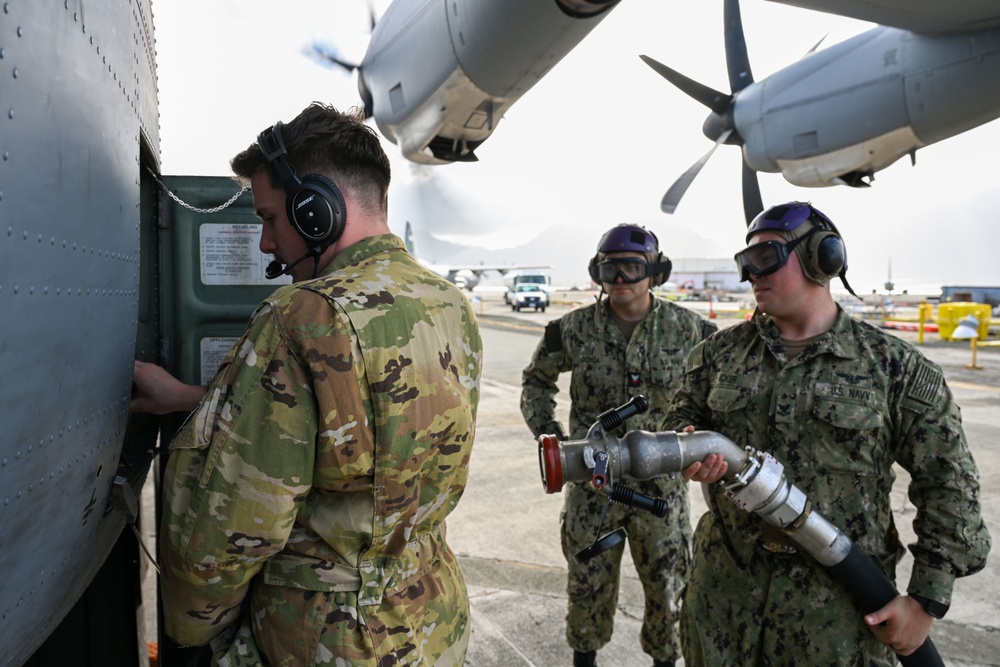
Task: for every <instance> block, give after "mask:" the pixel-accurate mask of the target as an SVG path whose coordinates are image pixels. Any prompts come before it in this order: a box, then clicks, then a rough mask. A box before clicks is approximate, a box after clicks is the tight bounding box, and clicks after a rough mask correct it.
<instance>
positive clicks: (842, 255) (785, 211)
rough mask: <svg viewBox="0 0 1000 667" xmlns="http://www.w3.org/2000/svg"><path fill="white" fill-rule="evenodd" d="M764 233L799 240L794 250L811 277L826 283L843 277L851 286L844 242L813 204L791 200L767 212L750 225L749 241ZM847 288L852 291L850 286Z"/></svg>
mask: <svg viewBox="0 0 1000 667" xmlns="http://www.w3.org/2000/svg"><path fill="white" fill-rule="evenodd" d="M762 232H772V233H774V234H777V235H778V236H780V237H782V238H783V239H785V241H787V242H789V243H792V242H795V247H794V250H793V252H794V253H795V254H796V255H798V256H799V264H801V265H802V272H803V273H804V274H805V275H806V277H807V278H809V280H812V281H813V282H815V283H819V284H820V285H826V284H827V283H829V282H830V280H831V279H833V278H836V277H837V276H840V278H841V279H842V280H844V285H845V286H847V280H846V278H845V277H844V274H846V273H847V248H845V247H844V241H843V239H842V238H841V236H840V232H839V231H837V228H836V227H835V226H834V224H833V222H831V220H830V218H828V217H826V216H825V215H823V213H822V212H820V211H819V210H818V209H816V208H814V207H813V206H812V205H811V204H806V203H803V202H790V203H788V204H781V205H779V206H772V207H771V208H769V209H767V210H765V211H763V212H762V213H761V214H760V215H758V216H757V217H756V218H754V219H753V221H752V222H751V223H750V226H749V227H748V228H747V237H746V240H747V243H749V242H750V239H751V238H752V237H753V236H754V235H755V234H760V233H762ZM806 237H808V238H806ZM799 239H801V240H799ZM789 249H791V246H789ZM847 289H848V290H850V289H851V288H850V286H847ZM852 293H853V292H852Z"/></svg>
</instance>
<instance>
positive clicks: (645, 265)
mask: <svg viewBox="0 0 1000 667" xmlns="http://www.w3.org/2000/svg"><path fill="white" fill-rule="evenodd" d="M590 273H591V277H592V278H593V279H594V282H597V283H600V284H601V285H602V287H603V291H602V296H603V292H607V294H608V298H601V299H599V300H598V302H597V303H596V304H593V305H590V306H587V307H585V308H580V309H579V310H575V311H572V312H570V313H568V314H566V315H565V316H563V317H562V318H560V319H558V320H554V321H552V322H550V323H549V325H548V326H547V327H546V329H545V335H544V337H543V338H542V340H541V341H540V342H539V344H538V347H537V349H536V350H535V353H534V356H533V357H532V359H531V363H530V364H529V365H528V367H527V368H525V369H524V373H523V380H522V392H521V412H522V413H523V414H524V418H525V421H526V422H527V424H528V427H529V428H530V429H531V431H532V433H533V434H534V435H535V436H538V435H541V434H555V435H558V436H559V437H560V439H563V440H565V439H566V436H567V435H568V436H569V437H570V438H572V439H579V438H583V437H584V436H585V435H586V433H587V430H588V429H589V428H590V427H591V425H593V423H594V422H596V421H597V417H598V415H599V414H600V413H602V412H604V411H605V410H608V409H610V408H615V407H618V406H619V405H621V404H623V403H626V402H627V401H628V400H630V399H631V398H632V397H633V396H638V395H642V396H645V397H646V398H647V399H648V400H649V405H650V407H649V410H648V411H647V412H646V413H645V414H640V415H636V416H634V417H632V418H630V419H628V420H626V422H625V424H624V425H623V426H622V427H621V429H622V431H621V432H622V433H624V432H625V431H628V430H632V429H647V430H656V427H658V426H659V425H660V423H661V421H662V419H663V416H664V414H665V413H664V409H665V408H666V405H667V403H668V401H669V400H670V397H671V394H672V393H673V390H674V388H675V387H676V385H677V383H678V382H679V380H680V376H681V374H682V372H683V369H684V359H685V357H686V356H687V353H688V352H689V351H690V350H691V349H692V348H693V347H694V345H695V344H696V343H698V341H700V340H701V339H702V338H704V337H705V336H706V335H708V334H710V333H711V332H712V331H714V330H715V328H716V327H715V324H714V323H712V322H710V321H709V320H707V319H705V318H703V317H701V316H700V315H698V314H696V313H694V312H693V311H689V310H686V309H683V308H681V307H679V306H676V305H675V304H673V303H671V302H669V301H666V300H663V299H659V298H656V297H655V296H654V295H653V294H652V292H651V291H650V289H651V288H652V287H655V286H656V285H659V284H662V283H663V282H665V281H666V279H667V277H668V275H669V274H670V260H669V259H667V258H666V257H665V256H663V255H662V254H661V253H660V251H659V247H658V244H657V240H656V237H655V236H654V235H653V234H652V233H650V232H649V231H647V230H645V229H643V228H641V227H637V226H634V225H619V226H617V227H614V228H612V229H611V230H609V231H608V232H607V233H606V234H605V235H604V236H603V238H602V239H601V241H600V243H599V244H598V252H597V254H596V255H595V256H594V258H593V259H592V260H591V262H590ZM566 372H569V373H571V374H572V375H571V379H570V400H571V405H570V416H569V430H568V431H566V430H564V429H563V427H562V425H561V424H560V423H559V422H558V421H557V420H556V416H555V406H556V402H555V395H556V393H557V392H558V388H557V386H556V381H557V380H558V378H559V375H560V373H566ZM630 485H632V486H634V488H636V490H638V491H639V492H641V493H644V494H647V495H650V496H652V497H656V498H663V499H664V500H666V501H667V503H668V505H669V514H668V515H667V516H666V517H665V518H663V519H660V518H657V517H655V516H653V515H652V514H649V513H646V512H642V511H639V510H632V509H627V508H625V507H622V506H619V505H612V506H611V507H607V506H608V500H607V496H605V495H602V494H600V493H597V492H595V491H593V490H592V489H591V488H590V486H589V484H568V485H567V486H566V497H565V506H564V509H563V512H562V517H561V519H562V520H561V523H562V540H563V553H564V555H565V556H566V561H567V563H568V567H569V581H568V584H567V589H568V590H567V592H568V595H569V611H568V614H567V617H566V619H567V622H566V626H567V627H566V637H567V640H568V643H569V645H570V647H571V648H572V649H573V651H574V664H575V665H592V664H595V655H596V651H597V649H599V648H600V647H601V646H604V645H605V644H607V643H608V641H609V640H610V639H611V633H612V629H613V625H614V616H615V609H616V608H617V600H618V581H619V570H620V564H621V558H622V553H623V550H624V547H623V546H622V547H618V548H616V549H614V550H611V551H608V552H606V553H604V554H602V555H600V556H598V557H596V558H593V559H591V560H588V561H586V562H583V563H578V562H576V559H575V558H574V554H575V553H577V552H578V551H580V550H581V549H583V548H585V547H587V546H590V545H591V544H592V543H593V542H594V540H595V539H596V538H597V537H598V529H599V527H600V530H601V532H602V533H607V532H610V531H612V530H614V529H616V528H618V527H625V528H626V530H627V531H628V543H629V546H630V549H631V552H632V558H633V560H634V561H635V566H636V570H637V571H638V573H639V578H640V580H641V582H642V585H643V589H644V593H645V606H646V608H645V613H644V615H643V624H642V633H641V642H642V648H643V650H644V651H645V652H646V653H648V654H650V655H651V656H653V658H654V659H655V660H656V663H655V664H657V665H670V664H673V662H674V661H675V660H676V659H678V658H679V657H680V647H679V644H678V638H677V619H678V606H677V596H678V594H679V591H680V587H681V585H682V583H683V577H684V574H685V573H686V570H687V565H688V559H689V551H690V544H689V538H690V532H691V527H690V514H689V507H688V497H687V489H686V485H685V484H684V482H683V481H682V480H681V479H680V478H678V479H673V480H671V479H667V478H663V479H658V480H649V481H645V482H635V483H634V484H633V483H630ZM605 508H607V514H606V515H605V516H604V522H603V526H600V524H601V518H602V515H604V512H605Z"/></svg>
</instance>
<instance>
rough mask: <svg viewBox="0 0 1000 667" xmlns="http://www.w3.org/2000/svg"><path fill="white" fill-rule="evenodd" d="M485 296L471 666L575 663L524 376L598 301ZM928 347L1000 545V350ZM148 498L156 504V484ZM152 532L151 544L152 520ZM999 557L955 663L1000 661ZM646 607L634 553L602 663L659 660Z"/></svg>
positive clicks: (905, 571) (461, 537) (969, 611)
mask: <svg viewBox="0 0 1000 667" xmlns="http://www.w3.org/2000/svg"><path fill="white" fill-rule="evenodd" d="M475 296H476V297H478V298H474V304H475V307H476V310H477V313H478V314H479V318H480V324H481V331H482V335H483V340H484V350H485V354H484V356H485V361H484V373H483V382H482V392H481V401H480V406H479V418H478V432H477V436H476V443H475V447H474V450H473V455H472V462H471V466H470V477H469V483H468V487H467V489H466V492H465V494H464V496H463V498H462V500H461V502H460V503H459V506H458V508H457V509H456V510H455V512H454V513H453V514H452V515H451V517H449V521H448V540H449V542H450V544H451V546H452V548H453V549H454V550H455V552H456V553H457V554H458V557H459V560H460V562H461V565H462V569H463V572H464V573H465V578H466V583H467V585H468V588H469V593H470V598H471V603H472V637H471V641H470V645H469V653H468V656H467V659H466V665H467V666H469V667H518V666H527V667H557V666H559V665H571V664H572V652H571V651H570V649H569V647H568V646H567V645H566V640H565V614H566V565H565V560H564V558H563V555H562V551H561V548H560V544H559V512H560V510H561V509H562V495H561V494H553V495H548V494H546V493H545V492H544V491H543V489H542V483H541V477H540V474H539V467H538V458H537V453H536V448H537V445H536V443H535V440H534V438H533V437H532V435H531V433H530V432H529V431H528V428H527V427H526V426H525V424H524V420H523V419H522V417H521V412H520V408H519V399H520V393H521V370H522V369H523V368H524V366H525V365H527V363H528V361H529V360H530V357H531V354H532V352H533V351H534V349H535V346H536V345H537V344H538V341H539V340H540V338H541V334H542V330H543V328H544V326H545V324H546V323H547V322H548V321H550V320H552V319H555V318H557V317H559V316H560V315H562V314H563V313H565V312H567V311H568V310H569V309H571V308H574V307H578V306H579V305H581V304H583V303H587V302H588V300H592V299H591V297H589V296H587V295H584V294H582V293H572V292H571V293H565V294H560V295H557V299H556V300H555V301H554V302H553V304H552V305H551V306H550V307H549V308H548V310H547V312H545V313H534V312H520V313H514V312H512V311H511V309H510V307H509V306H506V305H505V304H504V303H503V301H502V295H501V294H498V293H490V292H485V293H479V292H477V293H476V295H475ZM683 305H685V306H688V307H691V308H693V309H695V310H700V311H702V312H703V313H705V314H707V313H708V312H709V310H710V305H709V304H708V303H704V302H692V303H685V304H683ZM736 309H737V305H736V304H734V303H723V304H712V306H711V310H712V312H713V314H715V315H716V316H717V317H716V319H717V321H718V323H719V325H720V326H722V327H724V326H728V325H731V324H734V323H736V322H738V321H739V319H738V314H737V312H736ZM897 335H899V336H900V337H901V338H904V339H907V340H909V341H910V342H914V343H915V342H916V340H917V334H916V333H909V332H897ZM919 347H920V349H921V350H922V351H923V352H924V354H926V355H927V356H928V357H929V358H930V359H932V360H933V361H935V362H936V363H938V364H939V365H940V366H941V367H942V368H943V369H944V372H945V376H946V378H947V381H948V384H949V385H950V386H951V389H952V391H953V392H954V394H955V397H956V399H957V401H958V403H959V405H960V406H961V407H962V414H963V422H964V426H965V430H966V435H967V436H968V439H969V444H970V447H971V449H972V452H973V455H974V456H975V458H976V462H977V464H978V466H979V471H980V481H981V484H982V507H983V514H984V516H985V518H986V523H987V526H988V527H989V530H990V533H991V535H992V536H993V539H994V542H996V541H997V540H998V539H1000V348H996V347H993V348H986V347H981V348H979V349H978V354H977V362H978V365H981V366H982V369H968V368H966V365H967V364H969V363H970V362H971V349H970V346H969V344H968V343H951V342H946V341H942V340H940V338H938V337H937V335H936V334H926V335H925V342H924V343H923V344H922V345H920V346H919ZM568 380H569V376H568V374H566V375H564V376H563V377H562V378H561V379H560V387H561V392H560V394H559V396H557V400H558V401H559V406H558V410H557V413H558V414H559V415H560V418H561V419H562V421H563V423H564V424H566V423H567V415H568V410H569V401H568ZM608 407H615V406H608ZM897 472H898V473H899V478H898V479H897V482H896V486H895V488H894V492H893V506H894V508H895V511H896V523H897V526H898V527H899V529H900V532H901V534H902V539H903V542H904V544H906V543H909V542H911V541H912V540H913V531H912V528H911V526H910V524H911V522H912V519H913V515H914V508H913V506H912V505H911V504H909V502H908V501H907V500H906V493H905V490H906V483H907V481H908V480H907V475H906V472H905V471H903V470H901V469H898V468H897ZM151 479H152V476H151ZM147 486H152V485H151V484H147ZM144 495H145V496H146V498H145V501H146V502H145V503H144V504H145V506H146V507H147V508H149V507H151V505H152V503H151V502H150V501H151V495H152V494H151V489H150V490H147V493H146V494H144ZM690 497H691V506H692V519H693V521H694V522H697V519H698V517H700V516H701V514H702V513H703V512H704V511H705V503H704V500H703V499H702V496H701V493H700V492H699V490H698V488H692V489H691V494H690ZM145 526H146V530H145V531H144V532H145V533H146V538H147V540H148V541H149V542H151V541H152V535H151V533H152V530H151V526H152V522H151V521H150V522H147V523H146V524H145ZM997 549H1000V547H997ZM997 553H1000V552H997V551H995V552H994V554H991V556H990V560H989V562H988V564H987V567H986V569H985V570H983V571H982V572H980V573H978V574H976V575H973V576H971V577H967V578H964V579H959V580H958V582H957V584H956V587H955V593H954V598H953V601H952V606H951V610H950V611H949V613H948V616H947V618H945V619H943V620H941V621H935V623H934V627H933V630H932V633H931V637H932V638H933V640H934V642H935V644H936V645H937V648H938V650H939V651H940V653H941V655H942V657H943V658H944V661H945V664H947V665H951V666H954V667H987V666H1000V566H998V564H997V562H998V556H997V555H996V554H997ZM911 562H912V561H911V560H910V558H909V556H907V558H906V560H904V562H903V564H902V565H901V567H900V568H899V571H898V572H897V573H896V580H897V583H898V585H899V586H900V587H901V588H904V589H905V586H906V582H907V581H908V580H909V569H910V566H911ZM151 574H152V573H151ZM146 591H147V595H148V594H149V593H150V592H152V591H155V586H153V585H152V576H150V577H149V578H148V580H147V587H146ZM152 594H153V595H155V592H152ZM147 599H151V598H147ZM153 609H154V606H153V605H151V604H149V605H146V611H147V630H148V631H150V633H151V634H150V637H149V640H150V641H155V623H156V620H155V614H154V613H152V611H153ZM642 610H643V597H642V589H641V586H640V584H639V581H638V578H637V576H636V574H635V568H634V567H633V565H632V562H631V559H630V557H629V555H628V553H627V550H626V554H625V556H624V558H623V564H622V576H621V588H620V592H619V599H618V612H617V614H616V616H615V631H614V635H613V637H612V639H611V642H610V644H608V645H607V646H605V647H604V648H603V649H601V651H600V652H599V653H598V664H599V665H601V667H644V666H647V665H651V664H652V659H651V658H650V657H649V656H647V655H645V654H644V653H643V652H642V650H641V649H640V647H639V628H640V625H641V622H642ZM680 664H683V662H681V663H680Z"/></svg>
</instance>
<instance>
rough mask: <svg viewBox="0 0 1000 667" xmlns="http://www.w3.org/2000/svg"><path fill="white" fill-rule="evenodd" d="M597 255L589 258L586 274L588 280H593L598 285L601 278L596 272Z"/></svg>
mask: <svg viewBox="0 0 1000 667" xmlns="http://www.w3.org/2000/svg"><path fill="white" fill-rule="evenodd" d="M598 257H599V255H594V256H593V257H591V258H590V263H589V264H587V273H589V274H590V279H591V280H593V281H594V282H595V283H597V284H598V285H600V284H601V276H600V274H598V272H597V264H598V259H597V258H598Z"/></svg>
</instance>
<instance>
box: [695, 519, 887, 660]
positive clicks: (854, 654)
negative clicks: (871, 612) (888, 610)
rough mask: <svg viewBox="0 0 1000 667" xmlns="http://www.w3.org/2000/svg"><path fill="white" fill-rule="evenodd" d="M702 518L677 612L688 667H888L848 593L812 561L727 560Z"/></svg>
mask: <svg viewBox="0 0 1000 667" xmlns="http://www.w3.org/2000/svg"><path fill="white" fill-rule="evenodd" d="M712 523H713V522H712V521H711V520H710V516H709V515H705V516H704V517H702V519H701V522H700V523H699V525H698V529H697V530H696V531H695V538H694V559H693V566H692V569H691V576H690V579H689V581H688V586H687V589H686V590H685V591H684V598H683V605H682V611H681V639H682V642H683V645H684V664H685V665H687V667H701V666H705V667H708V666H711V667H722V666H724V665H746V666H754V665H762V666H763V665H767V666H768V667H785V666H787V667H793V666H796V665H797V666H801V665H843V666H845V667H846V666H847V665H851V666H861V665H864V666H865V667H883V666H887V665H893V664H895V658H894V656H893V654H892V652H891V651H890V650H889V649H888V648H886V646H885V645H884V644H882V642H880V641H879V640H877V639H876V638H875V636H874V635H873V634H872V633H871V631H870V630H868V627H867V626H866V625H865V622H864V614H862V612H860V611H859V610H858V609H857V608H856V607H855V606H854V604H853V603H852V601H851V599H850V597H849V595H848V594H847V592H846V591H845V590H844V589H843V588H842V587H841V586H840V585H839V584H837V583H836V582H835V581H834V580H833V579H831V578H830V575H829V574H828V573H827V572H826V571H825V570H823V568H822V567H821V566H820V565H818V564H817V563H816V562H815V561H814V560H813V559H812V558H811V557H809V556H808V555H804V554H798V553H793V554H774V553H771V552H768V551H766V550H764V548H763V547H760V546H757V547H756V549H755V551H754V555H753V556H752V558H751V561H750V563H748V564H746V565H744V564H742V563H740V562H738V561H737V560H736V559H735V558H734V557H733V555H732V551H731V550H730V549H729V548H728V546H727V544H726V542H725V540H724V539H723V538H722V536H721V534H720V533H719V532H718V531H715V530H713V529H712Z"/></svg>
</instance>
